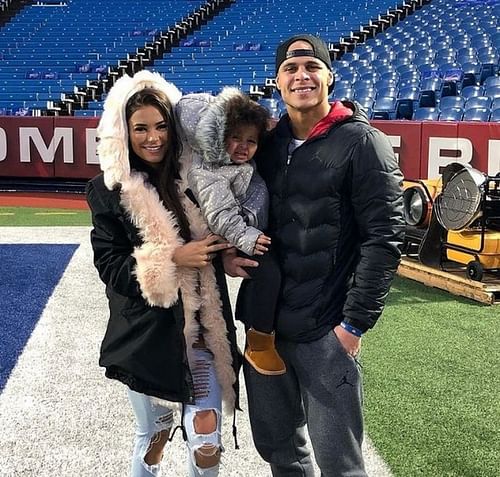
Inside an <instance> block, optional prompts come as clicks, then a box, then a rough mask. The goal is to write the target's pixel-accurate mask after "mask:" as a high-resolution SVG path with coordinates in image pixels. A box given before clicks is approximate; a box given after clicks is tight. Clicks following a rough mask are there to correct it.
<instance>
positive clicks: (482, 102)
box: [465, 96, 491, 110]
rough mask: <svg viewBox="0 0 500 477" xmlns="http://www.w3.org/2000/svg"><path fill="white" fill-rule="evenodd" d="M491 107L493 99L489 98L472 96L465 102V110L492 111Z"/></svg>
mask: <svg viewBox="0 0 500 477" xmlns="http://www.w3.org/2000/svg"><path fill="white" fill-rule="evenodd" d="M490 106H491V98H489V97H488V96H471V97H470V98H468V99H467V101H466V102H465V110H468V109H476V108H485V109H490Z"/></svg>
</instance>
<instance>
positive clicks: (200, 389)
mask: <svg viewBox="0 0 500 477" xmlns="http://www.w3.org/2000/svg"><path fill="white" fill-rule="evenodd" d="M193 360H194V363H190V367H191V373H192V376H193V384H194V389H195V404H194V405H190V404H186V405H185V406H184V415H183V416H182V425H183V426H184V429H185V434H186V437H187V441H186V444H187V447H188V476H189V477H216V476H217V475H218V474H219V464H218V463H217V464H216V465H212V466H209V464H210V463H211V462H212V461H213V460H214V456H215V455H219V456H220V453H221V452H222V450H223V447H222V444H221V391H220V386H219V383H218V382H217V378H216V376H215V370H214V365H213V359H212V354H211V353H210V352H208V351H207V350H205V349H195V350H193ZM128 396H129V400H130V403H131V404H132V408H133V410H134V413H135V418H136V433H135V445H134V454H133V457H132V473H131V477H151V476H154V477H159V476H160V475H161V464H151V465H150V464H148V463H147V462H146V461H145V457H146V455H147V454H148V452H149V451H150V449H151V446H152V445H153V444H155V442H158V440H159V438H160V433H161V432H162V431H165V432H167V433H168V434H170V433H171V429H172V427H173V425H174V411H173V410H172V409H170V408H169V407H167V406H165V405H163V404H160V403H158V402H157V401H156V400H155V399H152V398H151V397H150V396H147V395H145V394H140V393H137V392H135V391H131V390H130V389H129V390H128ZM203 411H212V412H213V413H214V414H215V418H216V424H215V428H214V429H213V432H209V433H201V432H197V424H196V422H197V421H196V418H197V413H199V412H203ZM211 430H212V429H211ZM165 454H166V455H168V443H167V445H166V446H165ZM207 463H208V464H207Z"/></svg>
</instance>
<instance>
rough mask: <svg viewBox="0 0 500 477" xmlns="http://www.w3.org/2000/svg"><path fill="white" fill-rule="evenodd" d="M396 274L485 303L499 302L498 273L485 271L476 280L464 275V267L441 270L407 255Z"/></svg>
mask: <svg viewBox="0 0 500 477" xmlns="http://www.w3.org/2000/svg"><path fill="white" fill-rule="evenodd" d="M398 274H399V275H401V276H402V277H405V278H410V279H412V280H416V281H418V282H420V283H423V284H425V285H427V286H430V287H436V288H440V289H441V290H446V291H448V292H450V293H453V294H454V295H459V296H464V297H466V298H471V299H472V300H475V301H479V302H481V303H485V304H487V305H497V304H500V277H499V276H498V275H494V274H490V273H485V274H484V278H483V281H482V282H476V281H474V280H470V279H469V278H467V277H466V275H465V267H454V268H453V269H449V270H448V269H447V270H446V271H443V270H439V269H436V268H431V267H427V266H425V265H423V264H422V263H420V262H418V261H417V260H414V259H412V258H407V257H405V258H403V259H402V260H401V264H400V265H399V269H398Z"/></svg>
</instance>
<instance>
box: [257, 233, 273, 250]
mask: <svg viewBox="0 0 500 477" xmlns="http://www.w3.org/2000/svg"><path fill="white" fill-rule="evenodd" d="M269 245H271V238H270V237H268V236H267V235H264V234H260V235H259V236H258V237H257V240H256V241H255V248H254V249H253V254H254V255H264V253H265V252H267V251H268V250H269Z"/></svg>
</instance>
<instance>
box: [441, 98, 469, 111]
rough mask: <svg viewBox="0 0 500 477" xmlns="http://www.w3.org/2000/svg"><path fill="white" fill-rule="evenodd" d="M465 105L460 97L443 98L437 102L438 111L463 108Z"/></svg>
mask: <svg viewBox="0 0 500 477" xmlns="http://www.w3.org/2000/svg"><path fill="white" fill-rule="evenodd" d="M464 104H465V100H464V98H462V97H461V96H444V97H442V98H441V100H440V101H439V109H440V110H441V111H443V110H444V109H450V108H463V107H464Z"/></svg>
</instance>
